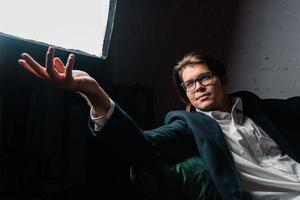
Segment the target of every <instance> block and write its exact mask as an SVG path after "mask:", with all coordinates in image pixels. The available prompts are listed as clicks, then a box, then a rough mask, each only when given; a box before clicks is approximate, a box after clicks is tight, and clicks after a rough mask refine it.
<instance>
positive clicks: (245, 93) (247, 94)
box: [229, 91, 260, 100]
mask: <svg viewBox="0 0 300 200" xmlns="http://www.w3.org/2000/svg"><path fill="white" fill-rule="evenodd" d="M229 96H232V97H240V98H242V99H248V100H259V99H260V97H258V96H257V95H256V94H254V93H253V92H250V91H238V92H234V93H231V94H229Z"/></svg>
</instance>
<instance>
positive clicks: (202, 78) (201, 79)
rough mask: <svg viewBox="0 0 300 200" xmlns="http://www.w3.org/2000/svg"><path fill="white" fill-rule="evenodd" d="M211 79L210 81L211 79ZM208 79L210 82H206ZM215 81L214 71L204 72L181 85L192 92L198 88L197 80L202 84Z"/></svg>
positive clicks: (205, 84)
mask: <svg viewBox="0 0 300 200" xmlns="http://www.w3.org/2000/svg"><path fill="white" fill-rule="evenodd" d="M209 79H210V81H209ZM205 81H208V82H205ZM213 81H214V73H213V72H204V73H202V74H200V75H199V76H198V77H197V78H195V79H192V80H188V81H185V82H182V83H181V84H180V85H181V87H182V88H183V90H184V91H186V92H191V91H194V90H195V89H196V82H199V83H200V85H202V86H207V85H211V84H212V83H213ZM189 83H190V84H192V85H191V86H187V84H189ZM187 88H189V89H187Z"/></svg>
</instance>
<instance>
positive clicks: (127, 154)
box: [89, 104, 193, 166]
mask: <svg viewBox="0 0 300 200" xmlns="http://www.w3.org/2000/svg"><path fill="white" fill-rule="evenodd" d="M89 128H90V131H91V132H92V134H93V135H96V137H99V138H100V140H101V142H100V144H101V145H105V146H106V147H107V151H108V152H110V153H113V154H115V155H118V156H119V157H121V158H122V159H123V161H125V162H128V164H129V165H137V166H140V165H142V166H149V165H152V164H153V163H155V162H156V160H157V157H164V158H165V159H174V157H179V155H180V154H183V153H185V152H184V151H182V152H181V146H183V145H187V144H186V142H187V141H190V140H191V139H192V138H193V137H192V135H191V134H188V131H187V126H186V123H185V122H183V121H182V120H176V121H173V122H172V123H170V124H167V125H164V126H161V127H159V128H156V129H152V130H147V131H143V130H141V129H140V128H139V127H138V126H137V124H136V123H135V122H134V121H133V120H132V119H131V118H130V116H129V115H128V114H127V113H126V112H124V111H123V110H122V109H121V108H120V107H119V106H118V105H117V104H116V107H115V111H114V113H113V114H112V116H111V118H110V120H109V121H108V122H107V124H106V125H105V126H104V127H103V129H102V130H101V131H96V130H95V129H94V126H93V122H92V121H91V120H89ZM187 146H188V145H187ZM189 146H191V145H189ZM178 149H180V151H179V150H178ZM177 154H178V155H177ZM174 162H175V161H174Z"/></svg>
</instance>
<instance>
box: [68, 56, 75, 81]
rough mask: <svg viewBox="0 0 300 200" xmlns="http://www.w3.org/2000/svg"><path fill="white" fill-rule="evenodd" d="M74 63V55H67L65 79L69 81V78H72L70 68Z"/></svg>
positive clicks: (71, 68)
mask: <svg viewBox="0 0 300 200" xmlns="http://www.w3.org/2000/svg"><path fill="white" fill-rule="evenodd" d="M74 64H75V55H74V54H70V55H69V57H68V61H67V64H66V80H67V81H70V80H71V79H73V75H72V70H73V68H74Z"/></svg>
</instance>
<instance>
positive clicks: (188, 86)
mask: <svg viewBox="0 0 300 200" xmlns="http://www.w3.org/2000/svg"><path fill="white" fill-rule="evenodd" d="M194 82H195V81H194V80H190V81H186V82H185V83H184V86H185V87H186V88H190V87H193V85H194Z"/></svg>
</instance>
